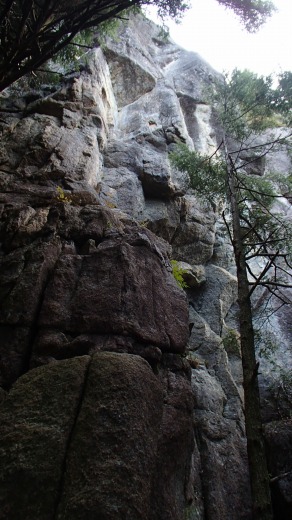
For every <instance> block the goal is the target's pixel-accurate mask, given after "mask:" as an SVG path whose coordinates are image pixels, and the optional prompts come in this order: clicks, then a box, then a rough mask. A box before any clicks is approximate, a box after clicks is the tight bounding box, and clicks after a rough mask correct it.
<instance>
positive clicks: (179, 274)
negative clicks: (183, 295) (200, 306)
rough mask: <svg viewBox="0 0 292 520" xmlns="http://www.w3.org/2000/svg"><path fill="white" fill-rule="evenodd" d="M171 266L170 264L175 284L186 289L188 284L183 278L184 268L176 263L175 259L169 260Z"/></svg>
mask: <svg viewBox="0 0 292 520" xmlns="http://www.w3.org/2000/svg"><path fill="white" fill-rule="evenodd" d="M171 266H172V274H173V276H174V278H175V280H176V283H177V285H178V286H179V287H180V288H181V289H187V288H188V285H187V284H186V282H185V281H184V278H183V275H184V273H186V270H185V269H183V268H182V267H180V266H179V265H178V261H177V260H171Z"/></svg>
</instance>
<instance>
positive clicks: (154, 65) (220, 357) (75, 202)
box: [0, 16, 290, 520]
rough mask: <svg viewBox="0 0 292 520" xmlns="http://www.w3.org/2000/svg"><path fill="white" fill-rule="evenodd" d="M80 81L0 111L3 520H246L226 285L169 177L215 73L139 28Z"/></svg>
mask: <svg viewBox="0 0 292 520" xmlns="http://www.w3.org/2000/svg"><path fill="white" fill-rule="evenodd" d="M145 24H146V25H145ZM87 62H88V63H87V65H86V67H85V68H84V70H83V72H81V73H79V74H77V73H76V74H71V76H68V77H67V78H66V79H65V80H64V82H63V83H62V84H60V85H57V86H53V87H48V86H47V87H44V89H43V90H39V91H33V92H30V91H28V92H26V93H24V94H23V96H22V97H20V96H19V95H18V93H17V91H16V93H15V92H14V91H13V89H11V91H10V92H6V93H4V94H3V97H2V98H1V106H0V109H1V108H2V109H3V110H4V111H3V113H1V121H0V131H1V134H2V139H1V143H0V174H1V175H0V187H1V193H0V214H1V221H0V246H1V249H0V303H1V307H0V338H1V340H0V384H1V394H0V438H1V442H0V446H1V447H0V460H1V468H3V470H1V471H2V473H1V476H0V483H1V485H0V504H1V507H0V511H1V512H0V518H1V520H2V519H3V520H14V519H15V520H16V519H17V520H18V519H19V518H23V519H24V520H25V519H30V520H45V519H46V520H50V519H52V520H56V519H58V520H67V519H68V520H69V518H70V520H74V519H75V518H76V519H83V518H84V519H90V518H97V517H98V519H100V520H114V519H119V518H127V519H129V520H138V519H139V520H184V519H185V518H189V519H192V520H195V519H196V520H204V519H205V518H207V517H208V520H218V519H219V518H220V520H230V519H232V520H243V519H244V520H249V519H251V513H250V496H249V479H248V471H247V461H246V443H245V436H244V417H243V396H242V374H241V360H240V354H239V351H238V345H237V343H236V342H235V343H236V344H233V343H232V344H231V343H230V342H226V341H224V337H225V336H226V335H227V336H228V331H229V329H230V324H229V321H230V317H229V316H228V313H229V311H230V308H231V307H232V306H233V304H234V302H235V301H236V280H235V278H234V276H233V275H232V274H230V273H229V272H227V271H226V270H225V268H226V269H227V268H229V267H230V264H231V262H230V254H229V251H228V247H227V248H226V246H225V245H224V237H223V235H222V232H221V230H219V233H218V232H217V234H216V226H215V215H214V213H213V211H212V210H211V208H210V207H209V206H208V205H206V204H203V203H202V202H200V201H198V200H196V197H195V193H194V192H193V191H192V190H189V181H188V178H187V176H186V175H185V174H181V173H179V172H178V171H177V170H176V169H175V168H174V167H173V166H172V165H171V163H170V161H169V158H168V152H169V151H171V150H172V149H173V146H174V144H175V143H180V142H184V143H187V144H188V145H189V146H190V147H191V148H196V149H197V150H199V151H201V152H203V153H209V152H211V151H214V149H215V148H216V146H217V141H216V132H217V130H216V123H215V121H214V120H213V115H212V109H211V108H210V107H209V106H208V105H207V104H206V101H205V99H204V92H205V89H206V87H207V86H208V85H210V84H211V83H212V81H213V78H214V76H216V75H217V73H216V72H215V71H213V69H212V68H211V67H209V66H208V65H207V64H206V63H205V62H204V61H203V60H202V59H201V58H200V57H199V56H198V55H196V54H193V53H189V52H187V51H184V50H183V49H180V48H179V47H177V46H176V45H175V44H174V43H173V42H171V41H169V40H165V39H163V38H161V37H160V36H159V29H158V28H157V27H155V26H154V25H153V24H151V23H150V22H148V21H145V19H143V17H141V16H138V17H135V18H132V17H130V21H129V23H128V24H127V25H126V26H125V25H122V26H121V28H120V30H119V34H118V37H117V38H116V39H114V40H109V41H107V42H105V45H104V48H103V50H101V49H97V50H95V51H94V52H93V53H92V55H91V56H90V59H88V60H87ZM285 164H286V163H285ZM217 228H218V226H217ZM171 256H172V257H173V258H174V259H175V260H177V261H179V265H180V266H181V267H182V268H183V269H184V270H185V273H184V277H185V281H186V283H187V284H188V286H189V288H188V289H187V291H186V292H185V293H184V292H183V290H182V289H180V288H179V287H178V285H177V283H176V281H175V279H174V277H173V276H172V273H171V264H170V258H171ZM188 303H189V304H190V312H189V305H188ZM185 356H186V357H185ZM285 432H286V430H285ZM267 435H268V437H267V438H268V442H270V444H271V446H272V445H274V444H273V443H274V437H273V435H272V434H271V435H270V433H267ZM281 435H282V434H281ZM283 435H284V437H285V435H286V433H283ZM285 439H286V437H285ZM287 442H288V441H287ZM271 453H272V450H271ZM276 460H277V459H272V458H271V467H275V464H276V462H275V461H276ZM280 469H281V471H282V466H281V468H279V470H280ZM277 471H278V467H277V468H276V469H275V473H276V472H277ZM283 471H286V466H285V467H284V466H283ZM273 474H274V473H273ZM286 481H287V479H286V480H285V482H286ZM277 485H278V484H277ZM281 486H282V484H281ZM281 486H280V484H279V485H278V488H277V489H278V491H277V493H278V494H280V496H281V498H280V499H279V500H280V502H281V500H282V502H281V503H284V504H287V503H289V498H288V493H287V489H288V487H287V488H286V487H285V486H286V484H285V486H284V487H283V488H282V487H281ZM284 488H285V489H284ZM277 496H278V495H277ZM280 502H279V503H280ZM279 507H280V506H279ZM281 507H282V506H281ZM285 507H286V505H285ZM287 507H290V506H287ZM285 511H286V510H285ZM287 511H289V508H288V509H287ZM285 514H286V513H285Z"/></svg>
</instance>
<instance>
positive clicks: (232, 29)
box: [168, 0, 292, 75]
mask: <svg viewBox="0 0 292 520" xmlns="http://www.w3.org/2000/svg"><path fill="white" fill-rule="evenodd" d="M273 2H274V5H275V6H276V7H277V9H278V11H277V12H275V13H274V14H273V15H272V17H271V18H270V19H269V20H268V21H267V22H266V24H265V25H264V26H263V27H262V28H261V29H260V30H259V31H258V32H257V33H255V34H249V33H248V32H247V31H246V30H245V29H244V28H243V26H242V25H241V24H240V22H239V21H238V19H237V18H236V16H235V15H234V13H232V11H230V10H226V9H225V8H224V7H222V6H220V5H219V4H218V3H217V2H216V0H192V2H191V4H192V5H193V7H192V9H191V10H190V11H188V12H187V14H186V15H185V16H184V18H183V20H182V22H181V24H179V25H178V24H176V23H175V22H173V21H169V23H168V26H169V29H170V36H171V37H172V39H173V40H174V41H175V42H176V43H177V44H178V45H180V46H181V47H183V48H184V49H187V50H190V51H194V52H198V53H199V54H200V55H201V56H202V58H204V59H205V60H206V61H207V62H208V63H209V64H210V65H211V66H212V67H213V68H215V69H216V70H218V71H219V72H222V71H230V70H233V69H234V68H238V69H240V70H243V69H249V70H251V71H253V72H256V73H257V74H259V75H268V74H272V73H273V72H275V73H279V72H281V71H285V70H292V0H273Z"/></svg>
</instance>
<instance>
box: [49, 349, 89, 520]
mask: <svg viewBox="0 0 292 520" xmlns="http://www.w3.org/2000/svg"><path fill="white" fill-rule="evenodd" d="M91 363H92V357H90V359H89V361H88V363H87V366H86V368H85V372H84V378H83V382H82V386H81V391H80V394H79V399H78V402H77V405H76V408H75V413H74V420H73V423H72V427H71V430H70V432H69V435H68V437H67V441H66V446H65V451H64V458H63V462H62V467H61V478H60V483H59V489H58V492H57V497H56V500H55V504H54V512H53V515H52V520H57V518H58V508H59V505H60V501H61V499H62V493H63V489H64V481H65V475H66V470H67V457H68V453H69V451H70V446H71V442H72V438H73V435H74V430H75V428H76V424H77V420H78V417H79V414H80V410H81V407H82V402H83V399H84V396H85V392H86V385H87V381H88V375H89V369H90V365H91Z"/></svg>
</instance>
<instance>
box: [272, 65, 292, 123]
mask: <svg viewBox="0 0 292 520" xmlns="http://www.w3.org/2000/svg"><path fill="white" fill-rule="evenodd" d="M273 102H274V108H275V110H276V111H277V112H279V113H280V114H281V115H282V117H283V119H284V123H285V124H286V125H287V126H291V125H292V72H291V71H285V72H282V73H281V74H279V76H278V86H277V88H276V89H275V92H274V96H273Z"/></svg>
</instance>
